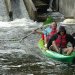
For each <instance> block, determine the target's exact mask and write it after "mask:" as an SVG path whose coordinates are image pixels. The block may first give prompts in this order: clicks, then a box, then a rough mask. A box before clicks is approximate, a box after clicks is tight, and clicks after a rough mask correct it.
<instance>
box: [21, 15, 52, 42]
mask: <svg viewBox="0 0 75 75" xmlns="http://www.w3.org/2000/svg"><path fill="white" fill-rule="evenodd" d="M51 22H53V19H52V17H50V16H49V17H47V19H46V21H45V22H43V25H42V26H41V27H38V28H36V29H35V30H38V29H40V28H43V27H46V26H48V25H50V24H49V23H51ZM32 33H33V32H30V33H29V34H28V35H26V36H25V37H23V38H22V39H21V40H20V42H21V41H22V40H24V39H25V38H27V37H28V36H30V35H31V34H32Z"/></svg>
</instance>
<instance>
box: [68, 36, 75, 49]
mask: <svg viewBox="0 0 75 75" xmlns="http://www.w3.org/2000/svg"><path fill="white" fill-rule="evenodd" d="M67 36H68V37H67V39H68V41H69V42H70V43H71V44H72V47H73V48H74V46H75V39H74V38H73V37H72V36H71V35H67Z"/></svg>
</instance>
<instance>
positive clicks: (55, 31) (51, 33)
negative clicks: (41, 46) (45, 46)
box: [47, 29, 57, 41]
mask: <svg viewBox="0 0 75 75" xmlns="http://www.w3.org/2000/svg"><path fill="white" fill-rule="evenodd" d="M56 33H57V30H56V29H55V30H52V31H51V32H50V34H49V35H48V36H47V41H48V40H49V39H50V38H51V37H52V36H53V35H54V34H56Z"/></svg>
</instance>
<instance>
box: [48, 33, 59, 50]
mask: <svg viewBox="0 0 75 75" xmlns="http://www.w3.org/2000/svg"><path fill="white" fill-rule="evenodd" d="M57 37H58V36H57V34H55V35H54V36H52V37H51V38H50V39H49V41H48V43H47V48H48V49H49V47H50V46H51V45H52V42H53V41H54V40H56V38H57Z"/></svg>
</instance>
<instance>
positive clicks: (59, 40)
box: [55, 35, 67, 48]
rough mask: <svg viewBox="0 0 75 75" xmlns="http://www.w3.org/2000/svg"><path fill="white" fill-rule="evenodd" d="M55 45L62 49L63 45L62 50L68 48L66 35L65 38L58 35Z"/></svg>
mask: <svg viewBox="0 0 75 75" xmlns="http://www.w3.org/2000/svg"><path fill="white" fill-rule="evenodd" d="M55 43H56V45H57V46H58V47H60V45H61V47H62V48H66V46H67V39H66V35H63V36H60V35H58V37H57V39H56V40H55Z"/></svg>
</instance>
